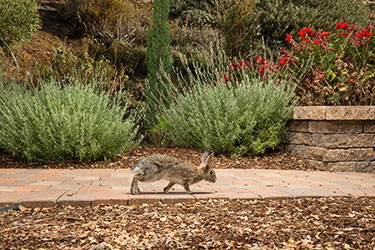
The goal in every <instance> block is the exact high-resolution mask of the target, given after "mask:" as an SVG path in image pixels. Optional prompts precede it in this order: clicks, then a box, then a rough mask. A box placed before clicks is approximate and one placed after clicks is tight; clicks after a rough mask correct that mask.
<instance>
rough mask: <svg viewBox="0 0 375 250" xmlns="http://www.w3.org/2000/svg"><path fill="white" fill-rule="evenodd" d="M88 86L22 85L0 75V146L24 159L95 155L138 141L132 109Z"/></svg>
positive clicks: (112, 153) (126, 148) (105, 154)
mask: <svg viewBox="0 0 375 250" xmlns="http://www.w3.org/2000/svg"><path fill="white" fill-rule="evenodd" d="M126 110H127V107H126V106H125V107H121V106H120V105H118V100H117V98H116V97H115V98H113V97H111V96H110V94H108V93H104V92H102V93H99V94H98V93H97V91H96V89H95V88H94V87H92V86H91V85H88V86H85V87H82V86H81V85H79V84H78V83H77V84H73V85H68V86H64V87H61V86H60V85H59V84H58V83H57V82H56V81H54V80H46V81H43V82H41V83H40V89H34V90H33V91H31V90H28V89H26V88H24V87H22V86H21V85H19V84H17V83H16V82H6V81H5V80H4V78H0V148H1V149H3V150H5V151H7V152H9V153H11V154H13V155H14V156H16V157H17V158H20V159H23V160H27V161H62V160H79V161H86V160H99V159H108V158H111V157H113V156H115V155H117V154H120V153H122V152H124V151H129V150H132V149H133V148H134V147H135V146H136V145H137V144H138V143H139V140H137V139H136V134H137V131H138V129H137V128H135V125H134V124H135V113H134V112H133V113H132V114H131V115H130V116H128V117H127V118H126V119H125V120H124V115H125V112H126Z"/></svg>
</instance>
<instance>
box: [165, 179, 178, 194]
mask: <svg viewBox="0 0 375 250" xmlns="http://www.w3.org/2000/svg"><path fill="white" fill-rule="evenodd" d="M174 184H176V183H174V182H172V181H171V182H169V184H168V186H166V187H165V188H164V193H166V194H168V192H169V190H170V189H171V188H172V187H173V186H174Z"/></svg>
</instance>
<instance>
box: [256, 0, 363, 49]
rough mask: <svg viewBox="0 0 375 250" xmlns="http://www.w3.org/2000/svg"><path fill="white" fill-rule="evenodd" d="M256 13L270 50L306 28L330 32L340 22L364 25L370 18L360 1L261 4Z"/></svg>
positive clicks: (274, 0)
mask: <svg viewBox="0 0 375 250" xmlns="http://www.w3.org/2000/svg"><path fill="white" fill-rule="evenodd" d="M255 11H256V12H257V13H259V14H260V18H259V19H258V20H259V26H260V33H261V35H262V36H263V37H264V38H265V40H266V42H267V44H268V45H270V46H279V44H280V43H282V42H283V40H284V38H285V36H286V34H296V33H297V32H298V31H299V30H300V29H303V28H305V27H310V28H312V29H314V30H318V29H322V30H331V29H333V28H334V26H335V24H336V23H337V22H347V23H354V22H358V23H360V24H362V25H364V24H366V23H367V22H368V17H369V16H368V15H369V12H368V9H367V8H366V7H365V6H364V4H363V1H361V0H341V1H336V0H288V1H284V0H262V1H259V3H258V4H257V8H256V10H255Z"/></svg>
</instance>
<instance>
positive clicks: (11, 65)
mask: <svg viewBox="0 0 375 250" xmlns="http://www.w3.org/2000/svg"><path fill="white" fill-rule="evenodd" d="M162 2H163V1H162ZM164 3H166V2H164ZM0 5H1V6H2V8H0V14H1V15H0V18H1V22H0V31H1V33H0V34H1V35H0V38H1V46H2V47H3V49H5V50H3V51H0V56H1V58H0V59H1V62H2V80H1V82H2V85H1V86H2V87H1V91H3V92H2V93H3V96H6V95H13V96H18V97H19V99H18V100H14V99H15V98H11V101H8V99H5V98H4V97H2V99H1V100H2V104H1V105H3V109H2V118H1V119H2V120H1V121H0V122H1V123H3V124H0V126H3V127H2V128H3V129H2V130H1V131H2V136H3V138H5V137H6V136H8V133H9V134H12V133H14V131H18V132H17V135H19V136H24V137H23V138H21V137H20V138H18V137H14V140H13V142H12V143H8V144H9V145H8V144H7V143H5V139H3V141H4V142H3V144H1V149H3V150H7V151H8V152H11V153H12V154H14V155H15V156H18V157H20V158H23V159H27V160H31V161H33V160H42V161H43V160H64V159H76V160H81V161H82V160H87V159H99V158H110V157H112V156H113V155H114V154H118V153H121V151H126V150H130V149H131V148H132V147H134V146H135V145H136V144H137V143H138V142H139V140H140V139H139V138H142V137H141V136H136V134H137V131H138V130H137V126H138V127H139V128H140V134H143V135H146V139H147V140H149V141H152V142H154V143H157V144H158V145H164V146H168V145H179V146H185V147H194V148H199V149H211V150H214V151H217V152H225V153H228V154H232V155H239V154H248V153H252V154H259V153H264V152H265V151H266V150H268V149H273V148H274V147H275V146H276V145H277V144H278V142H279V139H280V136H281V135H282V133H283V131H284V130H285V123H286V121H287V119H288V117H289V116H290V111H291V108H292V107H293V106H294V105H295V104H296V100H297V99H299V104H302V105H343V104H344V105H362V104H371V105H372V104H373V100H374V98H373V93H374V92H375V91H374V84H373V79H374V76H373V73H372V72H373V71H374V67H375V66H374V62H375V59H374V58H375V56H374V50H373V44H374V39H375V38H374V37H373V34H374V32H375V31H374V25H373V24H371V23H372V22H374V18H373V17H374V15H373V12H371V11H373V9H374V6H371V5H367V6H365V5H364V4H363V2H362V1H359V0H358V1H352V0H350V1H349V0H343V1H339V2H337V1H333V0H329V1H322V0H305V1H300V0H288V1H281V0H245V1H239V0H224V1H218V0H203V1H202V0H170V13H169V15H168V17H167V18H165V19H166V20H167V22H168V25H165V28H167V29H169V31H168V32H169V34H170V41H167V40H168V39H167V40H166V47H168V46H169V48H170V49H169V52H170V59H171V61H170V62H171V68H172V70H171V72H170V73H168V72H169V66H168V63H167V64H166V63H164V64H166V65H164V66H163V65H161V66H160V68H159V69H158V68H154V70H155V72H156V75H155V76H154V77H152V79H151V80H152V81H155V82H158V83H160V84H161V85H160V86H159V85H158V86H159V87H155V86H156V85H154V87H153V88H151V89H152V91H149V93H150V95H149V96H153V97H155V98H153V99H152V98H151V99H152V101H151V102H145V89H147V88H149V87H150V81H148V82H145V79H146V76H147V73H148V72H150V70H151V68H152V67H151V66H148V65H147V63H146V58H147V56H146V54H147V53H146V52H147V46H150V44H151V40H152V39H151V38H150V36H149V37H147V32H148V31H149V30H150V29H151V27H152V25H153V24H155V20H154V21H153V20H152V19H151V17H152V13H153V10H154V9H153V5H152V1H134V0H105V1H104V0H74V1H73V0H37V1H33V0H22V1H8V0H0ZM38 6H39V7H42V8H41V9H39V14H41V13H42V14H43V15H40V16H41V18H42V21H43V22H41V21H40V20H39V15H38V11H37V7H38ZM371 8H372V9H371ZM54 18H55V19H56V20H57V19H58V20H60V19H61V20H60V21H59V23H58V24H56V23H55V19H54ZM48 22H53V25H61V24H62V23H63V25H65V26H64V28H67V29H68V30H69V31H70V32H68V33H67V34H66V35H62V34H61V30H58V31H57V32H56V33H55V34H54V35H55V36H56V37H58V41H57V42H56V43H54V44H57V45H56V46H54V47H53V49H52V50H51V51H48V53H45V56H43V57H42V56H40V53H41V51H36V52H34V51H35V50H36V49H35V48H38V47H39V44H33V42H34V43H36V41H39V40H40V39H46V37H48V39H51V38H50V37H49V35H46V34H44V33H43V34H44V37H43V38H41V37H40V34H37V35H36V36H37V38H36V39H34V40H32V42H31V46H30V45H29V47H27V46H28V45H27V43H19V42H20V41H23V40H25V39H27V38H31V37H32V34H33V32H35V30H36V29H37V28H38V27H39V24H40V23H43V26H42V31H46V32H47V33H48V32H51V30H52V29H49V28H51V27H48ZM14 23H16V24H19V25H18V26H17V25H10V24H14ZM337 23H347V24H349V25H348V29H347V30H345V31H344V32H346V33H345V34H346V35H347V36H345V35H343V34H342V33H341V32H342V30H339V29H337V27H336V24H337ZM355 23H356V24H355ZM165 24H166V23H165ZM352 24H353V26H352ZM53 25H52V26H53ZM306 28H309V29H310V30H312V31H314V35H312V34H313V33H311V32H308V30H306ZM365 31H367V32H369V33H365ZM59 32H60V33H59ZM301 32H302V33H303V32H305V33H306V32H307V33H308V34H307V35H306V36H304V37H303V36H301ZM319 32H320V33H319ZM322 32H329V34H330V35H329V36H327V37H329V39H330V40H329V41H330V42H329V43H327V46H323V45H324V44H323V43H319V41H323V40H324V39H320V38H321V37H319V39H320V40H319V39H318V38H317V34H322ZM305 33H304V34H305ZM359 33H360V34H361V37H360V38H357V36H358V34H359ZM34 34H35V33H34ZM363 34H367V35H363ZM369 34H370V35H369ZM158 35H159V36H160V34H158ZM287 37H288V39H286V38H287ZM157 38H159V39H160V37H157ZM305 38H308V42H307V41H306V40H304V39H305ZM356 39H357V40H358V39H359V40H360V43H361V44H360V45H361V46H358V44H355V41H357V40H356ZM48 41H49V42H50V41H51V40H48ZM69 42H70V45H68V44H69ZM353 42H354V43H353ZM168 44H169V45H168ZM13 45H18V46H13ZM328 45H329V46H334V47H333V48H334V51H335V53H331V52H332V51H333V50H330V49H329V48H330V47H329V46H328ZM362 45H363V46H362ZM335 46H336V47H335ZM5 47H6V48H5ZM6 50H8V52H7V51H6ZM149 50H150V48H149ZM329 51H331V52H329ZM9 52H10V53H9ZM323 52H324V53H323ZM350 58H355V61H354V63H352V62H351V61H349V59H350ZM349 76H350V77H349ZM317 77H320V78H319V79H317ZM344 78H345V82H344ZM10 79H11V80H10ZM51 79H53V80H51ZM285 79H289V80H292V81H286V80H285ZM317 80H319V81H317ZM77 82H78V83H79V84H77ZM353 82H355V83H356V84H353ZM312 83H314V84H312ZM315 83H319V84H315ZM90 86H91V87H92V88H91V87H90ZM163 89H164V91H162V92H160V91H161V90H163ZM48 91H49V92H48ZM158 94H160V95H158ZM47 95H51V96H54V97H55V98H56V100H61V103H60V104H59V103H58V102H56V103H54V104H52V103H49V102H47V101H45V100H46V98H47V97H46V96H47ZM73 95H74V97H75V99H77V102H74V101H72V102H71V103H69V105H70V108H67V106H65V105H66V104H68V103H65V101H63V100H64V99H67V100H70V99H69V98H71V97H72V96H73ZM75 95H77V96H75ZM8 97H9V98H10V96H8ZM166 99H168V100H170V101H168V102H163V100H166ZM83 100H86V101H87V103H90V102H92V105H93V106H92V107H94V106H95V105H97V106H95V107H96V110H93V108H92V107H89V106H88V105H85V104H83ZM80 101H82V102H81V103H80ZM62 104H64V105H62ZM255 104H257V105H255ZM69 105H68V106H69ZM14 106H15V107H17V108H15V107H14ZM30 107H34V109H33V110H32V111H31V110H30ZM36 107H38V108H36ZM73 107H77V109H75V108H73ZM78 107H79V108H78ZM65 108H67V110H65ZM147 108H148V109H150V110H151V112H150V113H151V114H152V115H151V116H152V117H151V118H150V117H148V118H147V120H145V119H144V117H143V114H144V113H143V112H144V110H146V109H147ZM13 109H14V110H13ZM51 110H54V111H53V112H52V111H51ZM25 112H27V113H30V114H29V115H30V116H34V117H41V119H40V120H36V119H34V120H33V119H31V118H30V119H29V118H27V120H24V118H25V117H28V116H26V113H25ZM51 112H52V113H51ZM58 112H67V113H70V114H71V115H72V116H71V118H69V119H73V120H70V121H68V120H67V121H66V123H67V124H71V125H72V124H75V125H74V127H75V129H76V131H78V130H79V128H81V129H84V131H86V132H87V131H91V132H90V133H89V132H87V133H86V132H85V133H84V134H85V135H87V136H91V137H92V136H93V137H94V138H96V139H95V140H92V142H91V141H90V140H86V139H87V138H85V139H83V138H79V137H78V135H77V134H72V135H70V136H71V137H72V138H75V139H74V140H68V141H71V143H70V142H69V143H67V144H63V145H64V148H56V151H54V150H53V147H56V146H53V145H47V144H45V143H46V142H47V141H55V142H56V141H58V140H60V141H61V140H63V139H61V138H62V137H61V135H60V134H64V133H65V132H64V133H63V131H67V130H68V129H67V128H60V127H59V128H58V127H53V126H52V127H48V126H47V125H48V124H50V123H51V121H49V120H51V119H52V118H51V115H52V114H54V115H57V114H58ZM90 112H93V113H92V114H91V115H92V116H93V117H97V119H99V120H100V119H104V118H100V117H105V118H106V120H107V121H108V122H109V123H103V127H99V128H94V127H95V126H94V125H93V124H92V123H88V124H87V125H83V124H82V123H75V122H76V121H78V120H79V119H81V120H82V119H83V118H82V117H85V115H86V114H89V113H90ZM11 113H12V114H14V115H10V114H11ZM106 113H108V114H112V116H113V119H112V118H109V117H107V114H106ZM66 117H68V116H66ZM79 117H81V118H79ZM9 119H10V120H9ZM67 119H68V118H67ZM95 119H96V118H95ZM151 120H152V122H149V121H151ZM120 121H121V122H120ZM145 121H146V123H147V122H149V126H148V127H147V129H146V128H145V126H144V123H145ZM8 123H9V124H13V125H12V126H11V127H9V126H8V125H4V124H8ZM22 124H23V125H22ZM26 125H27V126H29V127H28V128H27V129H26V130H25V128H26V127H25V126H26ZM7 126H8V127H7ZM22 126H23V127H22ZM72 126H73V125H72ZM80 126H81V127H80ZM41 127H43V128H45V129H43V131H44V133H45V134H43V133H41V135H40V136H41V138H39V139H38V136H36V133H37V132H36V131H37V130H36V128H41ZM4 131H6V132H4ZM12 131H13V132H12ZM20 131H21V132H20ZM93 131H95V132H93ZM51 134H53V135H54V136H56V138H55V139H53V140H50V139H48V140H47V139H46V138H49V137H48V136H51ZM17 138H18V139H17ZM25 138H27V139H25ZM43 138H44V139H43ZM51 138H52V137H51ZM64 138H65V137H64ZM119 138H120V139H119ZM34 140H39V141H34ZM64 140H66V139H64ZM21 141H22V143H21V144H20V142H21ZM27 143H29V144H27ZM80 143H85V145H86V146H84V147H82V148H83V151H79V150H78V147H77V145H79V144H80ZM32 144H35V145H39V146H38V147H40V148H43V149H44V150H43V151H45V152H48V153H47V154H45V155H43V154H42V152H40V150H39V151H37V150H36V148H35V147H32ZM60 144H61V143H60ZM20 145H23V146H25V145H28V146H25V148H30V151H27V150H26V151H25V153H21V151H20ZM98 145H101V146H100V147H99V146H98ZM112 146H113V147H112ZM74 147H76V148H75V149H73V148H74ZM32 148H34V149H33V150H34V151H33V150H31V149H32ZM99 148H100V150H99ZM47 149H48V150H47ZM56 152H58V153H56Z"/></svg>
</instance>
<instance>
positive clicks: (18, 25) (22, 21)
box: [0, 0, 39, 48]
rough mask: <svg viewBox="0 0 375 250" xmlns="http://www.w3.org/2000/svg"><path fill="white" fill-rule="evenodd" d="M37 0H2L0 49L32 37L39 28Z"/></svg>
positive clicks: (0, 3) (0, 7)
mask: <svg viewBox="0 0 375 250" xmlns="http://www.w3.org/2000/svg"><path fill="white" fill-rule="evenodd" d="M37 7H38V5H37V3H36V1H35V0H17V1H15V0H0V47H3V48H4V46H5V47H8V46H11V45H13V44H15V43H18V42H20V41H22V40H24V39H28V38H30V37H31V35H32V34H33V32H34V31H35V30H36V29H38V28H39V14H38V9H37Z"/></svg>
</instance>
